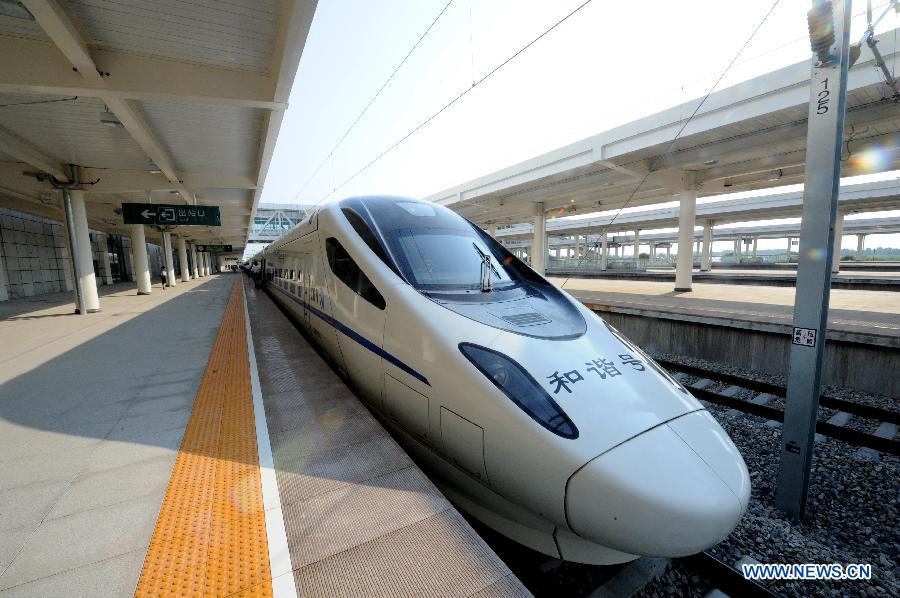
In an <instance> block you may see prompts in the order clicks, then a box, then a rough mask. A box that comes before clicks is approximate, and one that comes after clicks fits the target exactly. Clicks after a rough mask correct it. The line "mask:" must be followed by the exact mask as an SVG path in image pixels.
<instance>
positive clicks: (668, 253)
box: [666, 244, 672, 258]
mask: <svg viewBox="0 0 900 598" xmlns="http://www.w3.org/2000/svg"><path fill="white" fill-rule="evenodd" d="M666 257H667V258H671V257H672V245H671V244H669V245H666Z"/></svg>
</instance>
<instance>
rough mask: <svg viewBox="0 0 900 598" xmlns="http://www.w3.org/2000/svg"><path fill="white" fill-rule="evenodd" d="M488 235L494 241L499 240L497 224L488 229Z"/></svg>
mask: <svg viewBox="0 0 900 598" xmlns="http://www.w3.org/2000/svg"><path fill="white" fill-rule="evenodd" d="M488 234H489V235H490V236H491V238H492V239H496V238H497V225H496V224H491V227H490V228H489V229H488Z"/></svg>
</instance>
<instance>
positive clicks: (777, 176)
mask: <svg viewBox="0 0 900 598" xmlns="http://www.w3.org/2000/svg"><path fill="white" fill-rule="evenodd" d="M783 175H784V172H783V171H782V170H781V169H780V168H779V169H778V170H773V171H772V172H771V173H770V174H769V178H767V179H766V180H767V181H777V180H779V179H781V177H782V176H783Z"/></svg>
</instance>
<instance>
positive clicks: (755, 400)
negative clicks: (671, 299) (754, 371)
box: [657, 359, 900, 455]
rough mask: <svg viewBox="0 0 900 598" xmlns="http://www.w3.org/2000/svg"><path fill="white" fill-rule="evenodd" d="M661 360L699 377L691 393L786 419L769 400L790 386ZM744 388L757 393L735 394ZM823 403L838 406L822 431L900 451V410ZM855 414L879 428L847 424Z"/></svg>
mask: <svg viewBox="0 0 900 598" xmlns="http://www.w3.org/2000/svg"><path fill="white" fill-rule="evenodd" d="M657 362H658V363H659V364H660V365H662V366H663V367H665V368H666V369H668V370H669V371H670V372H673V373H678V372H680V373H682V374H687V375H689V376H694V377H697V378H699V380H698V381H696V382H694V383H692V384H689V385H687V386H688V388H689V389H690V391H691V394H693V395H694V396H695V397H697V398H698V399H702V400H704V401H708V402H710V403H714V404H716V405H722V406H725V407H729V408H731V409H736V410H738V411H742V412H744V413H750V414H753V415H758V416H760V417H764V418H766V419H770V420H773V421H779V422H781V421H784V410H783V409H780V408H778V407H773V406H772V405H769V404H768V403H769V402H770V401H771V399H772V398H775V397H780V398H782V399H783V398H784V397H785V395H786V394H787V389H786V388H785V387H784V386H782V385H780V384H774V383H772V382H765V381H761V380H754V379H752V378H747V377H744V376H737V375H734V374H725V373H721V372H716V371H713V370H709V369H706V368H701V367H696V366H691V365H686V364H682V363H678V362H675V361H670V360H667V359H658V360H657ZM715 382H720V383H724V384H728V387H727V388H725V389H724V390H723V391H722V392H714V391H711V390H708V389H707V387H709V386H712V385H713V383H715ZM744 389H746V390H750V391H753V392H754V393H755V394H754V395H753V396H752V397H751V398H749V399H741V398H737V397H736V396H735V395H737V394H746V393H740V391H741V390H744ZM819 406H820V407H825V408H828V409H834V410H835V411H836V413H835V414H834V415H832V416H831V417H829V418H828V419H827V420H822V421H817V422H816V432H817V433H818V434H822V435H823V436H828V437H831V438H834V439H836V440H841V441H843V442H846V443H848V444H853V445H855V446H860V447H866V448H869V449H872V450H875V451H879V452H882V453H888V454H891V455H900V440H897V439H896V437H897V432H898V427H900V411H893V410H890V409H883V408H881V407H875V406H873V405H864V404H860V403H855V402H853V401H848V400H846V399H841V398H838V397H835V396H832V395H830V394H827V393H826V394H823V395H822V396H821V397H820V398H819ZM852 418H861V419H864V420H869V421H871V422H873V423H872V425H871V426H870V427H874V428H875V432H873V433H868V432H862V431H860V430H856V429H853V428H851V427H848V425H847V424H848V423H850V421H851V419H852Z"/></svg>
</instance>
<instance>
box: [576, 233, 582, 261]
mask: <svg viewBox="0 0 900 598" xmlns="http://www.w3.org/2000/svg"><path fill="white" fill-rule="evenodd" d="M575 259H581V235H575Z"/></svg>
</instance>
